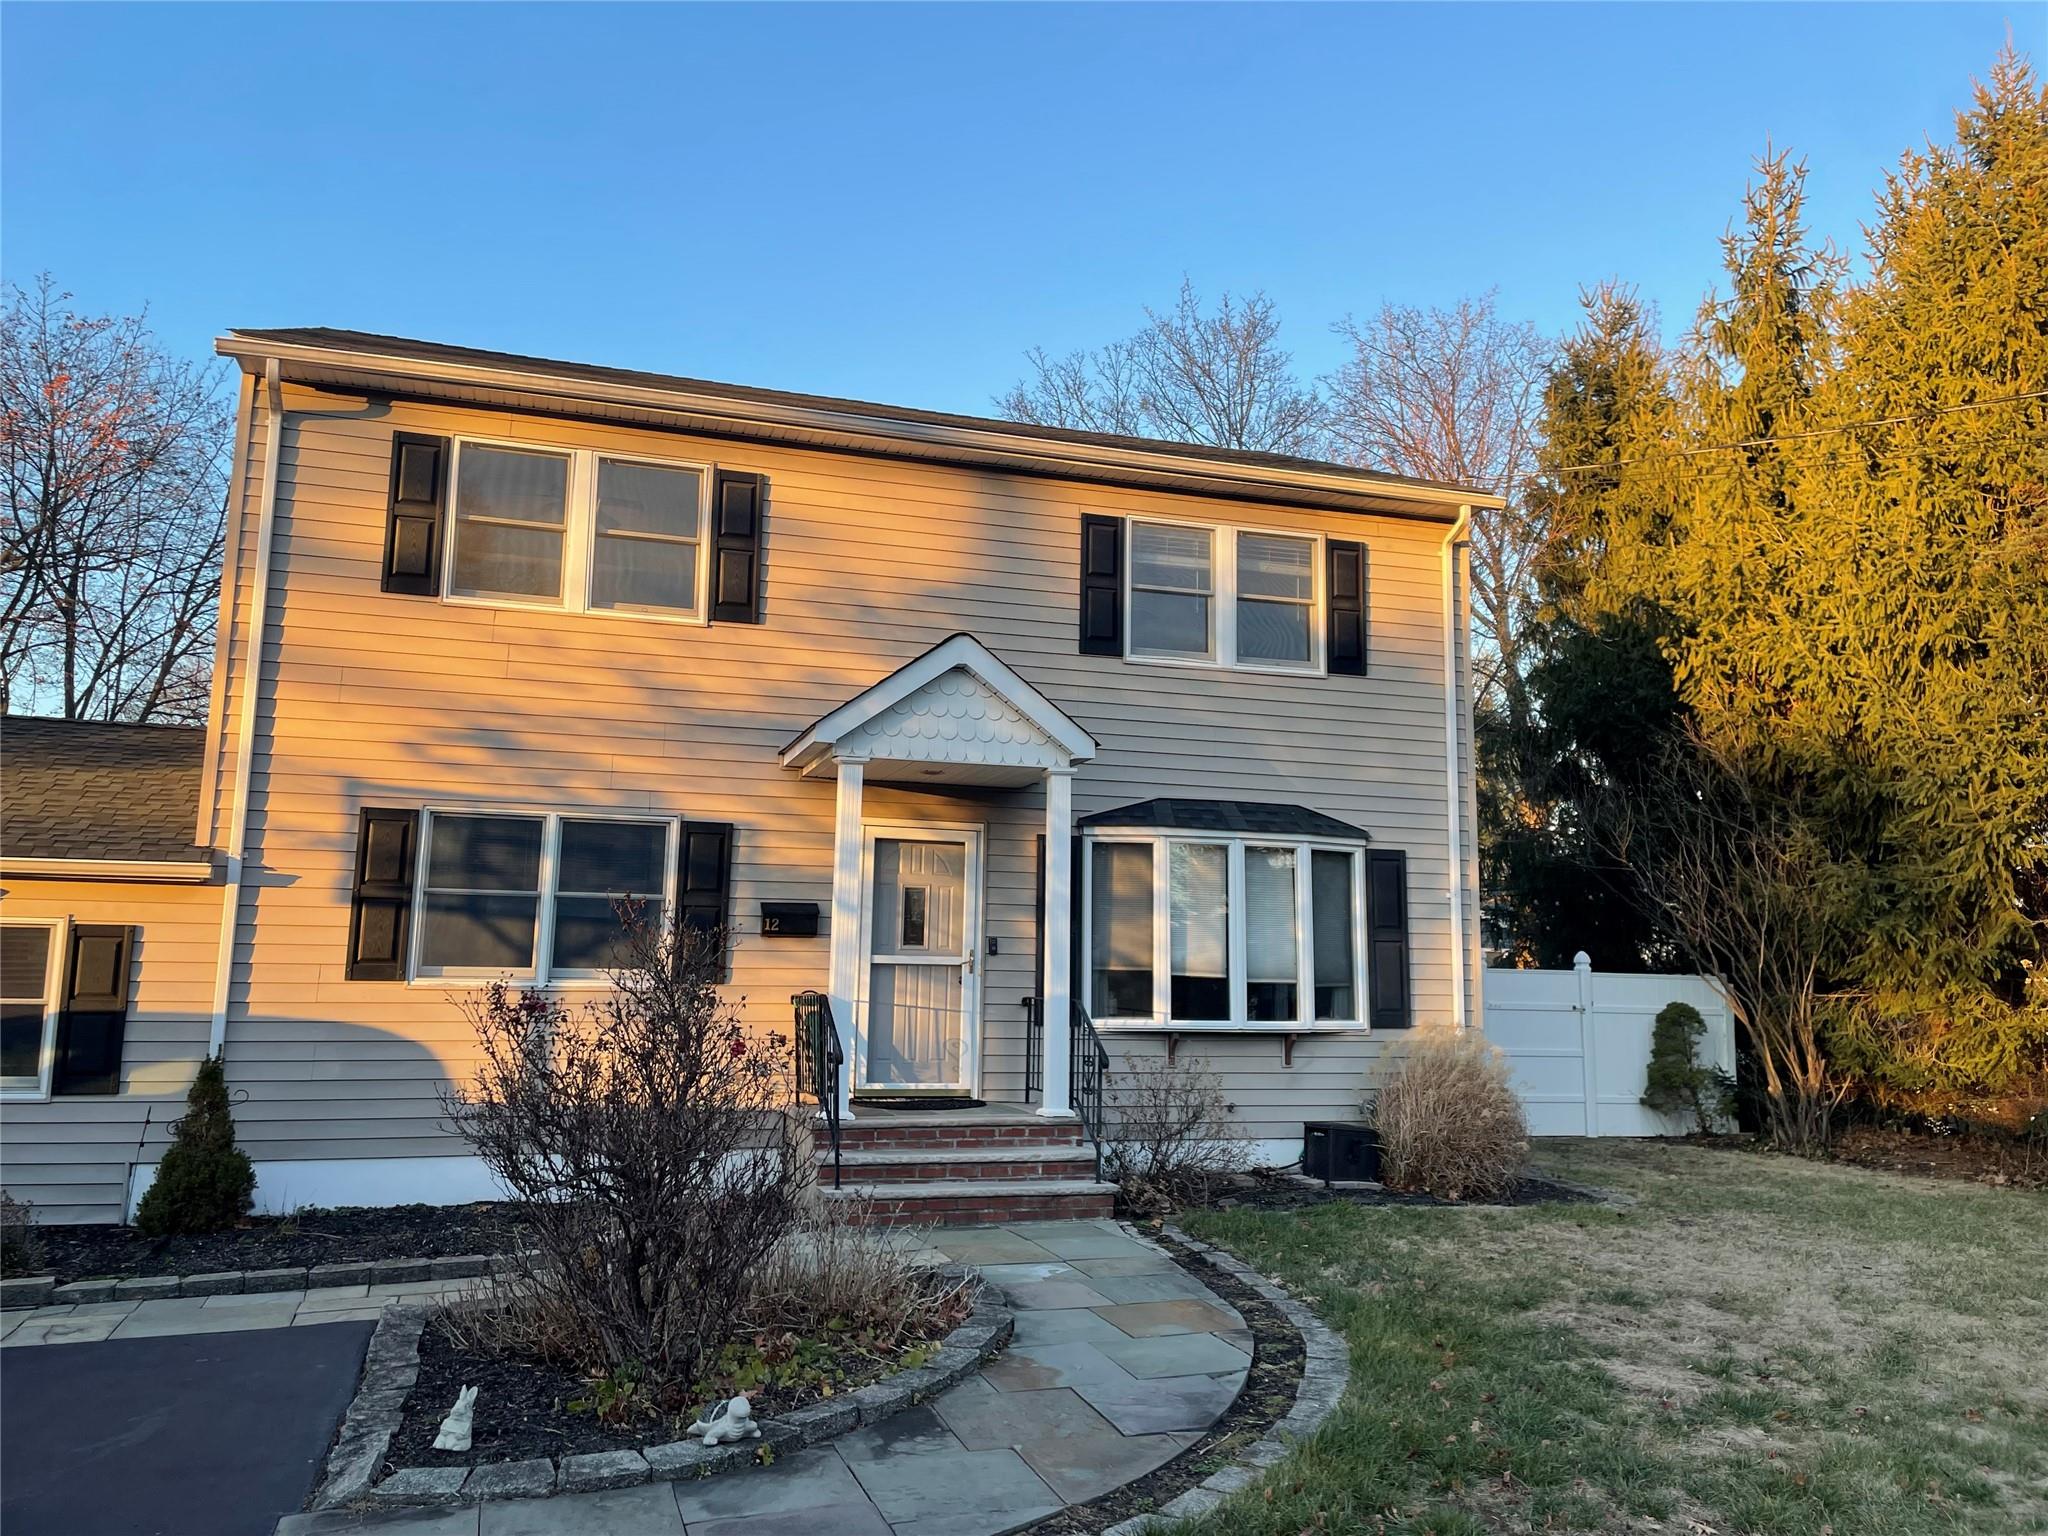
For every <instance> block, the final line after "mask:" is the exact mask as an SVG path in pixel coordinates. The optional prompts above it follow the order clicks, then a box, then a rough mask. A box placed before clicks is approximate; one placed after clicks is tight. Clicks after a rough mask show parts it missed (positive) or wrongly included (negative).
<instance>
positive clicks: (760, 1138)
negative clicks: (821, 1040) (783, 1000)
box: [449, 922, 810, 1382]
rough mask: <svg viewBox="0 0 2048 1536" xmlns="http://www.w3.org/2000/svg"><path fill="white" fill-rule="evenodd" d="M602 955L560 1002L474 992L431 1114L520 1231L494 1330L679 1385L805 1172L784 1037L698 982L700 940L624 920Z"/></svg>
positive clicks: (716, 949) (597, 1368)
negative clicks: (449, 1086)
mask: <svg viewBox="0 0 2048 1536" xmlns="http://www.w3.org/2000/svg"><path fill="white" fill-rule="evenodd" d="M621 953H622V962H621V964H620V965H619V966H618V967H617V968H616V969H615V970H613V972H612V973H611V982H612V987H611V990H610V991H609V992H608V993H606V994H605V996H604V997H603V998H602V999H601V1000H599V1001H596V1002H593V1003H591V1004H589V1005H588V1006H587V1007H585V1008H584V1009H582V1010H581V1011H580V1012H575V1013H572V1012H571V1011H570V1010H569V1009H568V1008H567V1007H566V1006H564V1005H563V1004H562V1002H561V1001H560V1000H558V999H557V998H555V997H553V996H552V995H550V994H548V993H546V992H543V991H537V990H535V991H517V990H514V989H512V988H509V987H506V986H504V985H502V984H499V985H494V986H492V987H491V988H489V989H488V991H487V992H486V993H485V994H484V997H483V1000H482V1001H481V1003H480V1004H478V1005H477V1006H475V1007H474V1008H473V1010H472V1016H473V1019H474V1022H475V1025H476V1030H477V1039H478V1043H479V1045H480V1048H481V1052H482V1057H483V1060H482V1064H481V1066H480V1067H479V1068H478V1071H477V1074H476V1077H475V1080H474V1082H473V1083H472V1084H471V1085H470V1086H469V1087H467V1088H464V1089H461V1090H458V1091H457V1092H455V1093H454V1094H452V1095H451V1096H450V1102H449V1110H450V1113H451V1116H452V1117H453V1119H454V1120H455V1123H456V1125H457V1127H458V1128H459V1130H460V1131H461V1133H462V1135H463V1136H464V1138H465V1139H467V1140H468V1142H469V1144H470V1145H471V1146H472V1147H473V1148H474V1149H475V1150H476V1153H477V1155H478V1156H479V1157H481V1158H482V1159H483V1161H484V1164H485V1165H486V1166H487V1167H488V1168H489V1169H490V1171H491V1172H492V1173H493V1174H495V1175H496V1176H497V1177H498V1178H499V1179H500V1180H501V1181H502V1182H503V1183H504V1185H505V1186H506V1188H507V1189H508V1190H509V1191H510V1192H511V1194H512V1196H513V1198H514V1199H515V1200H516V1201H517V1202H518V1203H519V1205H520V1206H521V1207H522V1214H523V1215H524V1217H525V1219H526V1221H527V1222H528V1223H529V1225H530V1228H531V1230H532V1233H533V1237H534V1241H535V1243H536V1249H535V1251H533V1252H532V1253H530V1254H529V1255H527V1256H526V1261H525V1262H524V1264H523V1265H522V1267H521V1269H520V1271H519V1272H518V1273H517V1274H516V1275H515V1276H514V1277H513V1279H512V1282H511V1284H510V1285H509V1286H508V1287H507V1290H508V1291H509V1293H510V1294H511V1295H512V1296H513V1297H515V1298H517V1304H516V1305H515V1306H513V1307H511V1308H510V1309H508V1312H507V1319H506V1327H507V1328H508V1329H514V1330H516V1331H519V1332H523V1333H525V1334H527V1335H530V1336H531V1342H533V1343H534V1344H535V1346H536V1348H535V1352H536V1353H540V1354H543V1355H550V1356H555V1357H558V1358H559V1357H562V1356H566V1357H567V1363H572V1364H574V1365H577V1366H579V1367H581V1368H583V1369H586V1370H589V1371H592V1372H594V1373H604V1374H609V1375H618V1374H621V1373H631V1374H633V1375H634V1376H635V1377H636V1378H645V1379H647V1380H649V1381H652V1382H665V1381H679V1380H684V1381H686V1380H688V1379H690V1378H691V1377H692V1376H693V1375H694V1373H696V1371H697V1370H698V1368H699V1366H700V1365H701V1364H702V1362H703V1361H704V1360H705V1358H706V1357H707V1356H708V1355H709V1354H711V1353H713V1352H715V1351H716V1350H717V1348H718V1346H719V1343H720V1340H721V1339H722V1337H723V1336H724V1334H725V1332H726V1331H727V1329H728V1328H729V1325H730V1321H731V1319H732V1317H733V1315H734V1313H735V1312H736V1311H737V1309H738V1308H739V1306H740V1305H741V1304H742V1302H743V1301H744V1299H745V1297H746V1295H747V1279H748V1276H749V1275H750V1273H751V1272H752V1271H753V1270H754V1269H755V1268H756V1267H757V1266H758V1265H759V1264H760V1263H761V1262H762V1261H763V1259H765V1258H766V1257H767V1255H768V1254H769V1253H771V1252H772V1251H773V1250H774V1249H775V1247H776V1245H777V1244H778V1243H780V1242H782V1241H783V1239H784V1238H785V1237H787V1236H788V1234H789V1233H790V1231H791V1230H792V1228H793V1227H794V1226H795V1224H796V1222H797V1219H798V1215H799V1211H800V1208H801V1200H802V1197H803V1193H804V1189H805V1181H806V1180H807V1179H808V1178H809V1176H810V1169H809V1167H808V1165H807V1163H806V1162H805V1161H804V1159H803V1158H802V1156H801V1155H800V1150H799V1147H798V1144H797V1143H798V1139H797V1138H796V1137H795V1136H794V1135H793V1134H792V1132H791V1129H790V1124H789V1117H790V1109H791V1099H790V1085H791V1074H790V1071H789V1062H788V1059H787V1056H788V1053H787V1051H786V1049H785V1048H783V1047H782V1045H781V1043H780V1042H779V1041H776V1040H772V1039H749V1038H748V1037H747V1036H746V1035H745V1034H744V1033H743V1032H742V1031H741V1029H740V1025H739V1020H738V1016H737V1015H736V1013H735V1012H734V1011H733V1009H732V1008H731V1007H730V1005H728V1004H727V1003H725V1002H724V1001H723V1000H722V999H721V998H720V996H719V994H718V990H717V986H716V980H717V976H718V973H719V970H720V968H721V956H722V944H721V942H720V936H718V935H703V934H696V933H690V932H687V931H685V932H682V933H680V934H676V935H667V934H663V933H659V932H657V931H656V930H655V929H654V928H652V927H650V926H645V925H641V924H639V923H637V922H629V923H628V926H627V932H626V936H625V939H624V940H623V941H622V949H621Z"/></svg>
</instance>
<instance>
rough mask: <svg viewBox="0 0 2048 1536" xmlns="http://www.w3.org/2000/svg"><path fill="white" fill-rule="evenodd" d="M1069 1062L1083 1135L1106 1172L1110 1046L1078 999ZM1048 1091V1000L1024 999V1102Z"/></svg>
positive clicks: (1069, 1026) (1071, 1023)
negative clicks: (1105, 1102)
mask: <svg viewBox="0 0 2048 1536" xmlns="http://www.w3.org/2000/svg"><path fill="white" fill-rule="evenodd" d="M1067 1063H1068V1074H1069V1076H1068V1081H1069V1084H1070V1093H1071V1096H1072V1098H1073V1101H1074V1113H1075V1115H1076V1116H1078V1117H1079V1118H1080V1121H1081V1134H1082V1135H1084V1136H1086V1137H1087V1138H1088V1140H1089V1141H1090V1142H1092V1143H1093V1144H1094V1146H1095V1173H1096V1176H1097V1177H1098V1178H1099V1177H1101V1174H1102V1139H1103V1135H1104V1130H1105V1118H1104V1115H1103V1095H1104V1089H1105V1088H1106V1087H1107V1085H1108V1082H1109V1048H1108V1047H1107V1046H1105V1045H1104V1044H1103V1043H1102V1036H1101V1035H1100V1034H1099V1033H1097V1031H1096V1028H1095V1021H1094V1020H1093V1019H1091V1018H1089V1017H1088V1010H1087V1009H1086V1008H1083V1007H1082V1006H1081V1003H1080V1000H1079V999H1078V998H1077V999H1075V1000H1074V1002H1073V1009H1072V1012H1071V1013H1070V1014H1069V1016H1068V1020H1067ZM1044 1093H1045V1003H1044V1000H1043V999H1042V998H1037V997H1027V998H1025V999H1024V1102H1025V1103H1027V1104H1029V1103H1031V1102H1032V1101H1033V1100H1034V1099H1039V1098H1041V1097H1043V1095H1044Z"/></svg>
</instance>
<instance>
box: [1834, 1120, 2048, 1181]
mask: <svg viewBox="0 0 2048 1536" xmlns="http://www.w3.org/2000/svg"><path fill="white" fill-rule="evenodd" d="M1829 1156H1830V1157H1832V1158H1833V1159H1834V1160H1835V1161H1836V1162H1838V1163H1853V1164H1855V1165H1856V1166H1857V1167H1859V1168H1876V1169H1882V1170H1883V1171H1885V1172H1887V1173H1918V1174H1924V1175H1927V1176H1929V1177H1932V1178H1937V1179H1972V1180H1975V1181H1976V1182H1977V1183H1980V1184H2002V1185H2009V1186H2011V1187H2013V1188H2016V1189H2048V1139H2042V1138H2035V1139H2033V1140H2032V1141H2031V1142H2029V1141H2028V1140H2026V1139H2023V1138H2021V1137H2017V1136H1999V1135H1987V1134H1984V1133H1982V1132H1969V1131H1964V1132H1959V1133H1957V1134H1954V1135H1948V1136H1937V1135H1934V1134H1932V1133H1930V1132H1927V1131H1911V1130H1903V1129H1894V1128H1892V1127H1889V1126H1880V1125H1854V1126H1851V1127H1849V1128H1848V1129H1847V1130H1845V1131H1843V1132H1841V1133H1840V1134H1839V1135H1838V1136H1836V1137H1835V1140H1834V1145H1833V1146H1832V1147H1831V1148H1830V1149H1829Z"/></svg>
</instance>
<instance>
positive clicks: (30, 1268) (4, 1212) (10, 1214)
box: [0, 1189, 47, 1275]
mask: <svg viewBox="0 0 2048 1536" xmlns="http://www.w3.org/2000/svg"><path fill="white" fill-rule="evenodd" d="M45 1257H47V1255H46V1254H45V1253H44V1252H43V1242H42V1239H41V1238H39V1237H37V1236H36V1213H35V1208H34V1206H33V1205H31V1203H30V1202H29V1201H26V1200H17V1199H15V1198H14V1196H12V1195H10V1194H8V1193H7V1191H6V1190H4V1189H0V1274H8V1275H38V1274H41V1273H42V1271H43V1260H44V1258H45Z"/></svg>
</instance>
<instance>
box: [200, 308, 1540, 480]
mask: <svg viewBox="0 0 2048 1536" xmlns="http://www.w3.org/2000/svg"><path fill="white" fill-rule="evenodd" d="M213 345H214V351H216V352H218V353H219V354H220V355H222V356H223V357H233V358H236V359H238V360H240V359H244V358H255V357H261V358H263V359H264V361H265V364H266V366H267V365H268V364H270V363H273V362H277V361H280V360H282V361H285V362H293V363H306V364H312V365H316V366H320V367H326V368H338V369H343V370H347V369H354V370H357V371H361V372H368V373H389V374H393V375H396V376H398V377H401V378H409V379H418V380H422V381H426V382H433V383H444V384H466V385H470V386H476V387H485V388H493V389H506V390H514V391H519V392H522V393H528V394H545V395H555V396H558V397H563V398H569V399H575V400H588V401H601V402H606V403H611V404H618V405H634V406H642V407H647V408H651V409H655V410H664V411H671V412H682V413H687V414H690V415H693V416H701V417H705V418H707V419H710V420H714V421H719V422H728V423H732V424H735V425H741V426H745V425H753V426H779V427H788V428H796V429H799V430H802V431H809V432H840V433H854V434H863V435H866V436H868V437H880V438H893V439H896V440H898V441H902V442H914V443H918V444H922V445H924V446H927V447H935V448H954V449H958V450H972V451H976V452H981V453H990V452H1004V453H1011V454H1025V455H1028V456H1030V457H1034V458H1038V459H1043V460H1046V461H1048V462H1053V463H1065V464H1072V465H1076V466H1085V467H1087V468H1092V469H1127V470H1150V471H1152V472H1153V473H1155V474H1158V473H1171V474H1178V475H1190V476H1204V477H1207V478H1209V479H1211V480H1215V481H1219V482H1224V483H1234V484H1239V485H1245V486H1266V487H1278V488H1281V489H1295V490H1324V491H1339V492H1344V493H1347V494H1351V495H1357V496H1379V497H1388V498H1392V499H1395V500H1405V501H1420V502H1429V503H1434V504H1436V505H1442V506H1447V505H1451V504H1458V505H1461V506H1463V507H1465V508H1466V510H1469V508H1470V506H1473V505H1478V506H1498V505H1500V503H1499V502H1498V501H1497V500H1495V499H1494V498H1492V497H1488V496H1485V495H1483V494H1477V493H1474V492H1472V491H1469V490H1460V489H1457V488H1455V487H1450V486H1429V485H1410V484H1408V483H1407V482H1405V481H1401V480H1388V479H1383V478H1378V477H1373V476H1366V475H1352V474H1346V473H1344V472H1343V471H1342V470H1341V469H1336V470H1320V469H1318V470H1299V469H1286V468H1282V467H1279V466H1272V465H1256V464H1232V463H1230V462H1228V461H1227V460H1219V459H1208V458H1198V457H1192V456H1189V455H1187V454H1180V453H1175V452H1174V451H1173V450H1172V449H1171V447H1168V446H1164V445H1162V446H1161V447H1160V448H1158V449H1134V448H1122V447H1113V446H1109V445H1106V444H1100V443H1070V442H1062V441H1060V440H1058V439H1056V438H1045V437H1038V436H1030V435H1025V434H1022V433H1015V432H1005V431H1003V430H1002V429H1001V428H1000V427H996V426H989V427H970V426H963V425H958V424H954V423H948V422H928V421H906V420H904V419H902V418H900V417H896V416H877V415H868V414H864V413H862V412H860V411H857V410H831V409H827V408H825V407H821V406H812V405H795V404H790V403H787V402H782V401H772V400H752V399H737V398H733V397H730V396H726V395H713V394H704V393H700V392H698V391H694V390H689V389H682V388H657V387H651V386H648V385H642V384H626V383H622V382H619V381H615V380H594V379H577V378H573V377H566V376H564V375H562V374H555V373H538V372H534V371H532V370H528V369H519V368H502V367H489V366H485V365H481V364H476V363H455V362H447V361H441V360H428V359H422V358H413V357H403V356H394V355H391V354H388V353H377V352H366V351H357V350H354V349H344V348H336V347H319V346H307V345H303V344H293V343H290V342H277V341H269V340H264V339H261V338H253V339H250V340H244V339H243V338H241V337H240V336H237V335H236V334H235V333H233V332H232V331H231V332H229V333H228V334H227V335H225V336H222V337H219V338H217V339H216V340H215V342H214V344H213Z"/></svg>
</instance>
